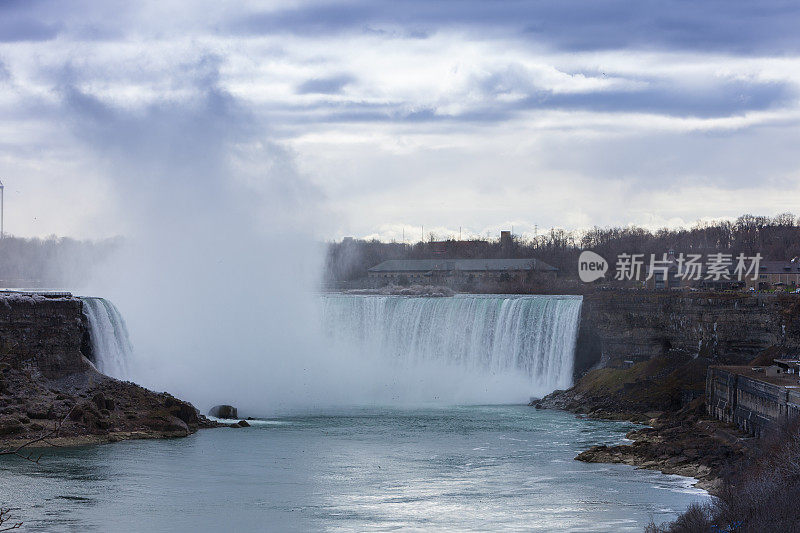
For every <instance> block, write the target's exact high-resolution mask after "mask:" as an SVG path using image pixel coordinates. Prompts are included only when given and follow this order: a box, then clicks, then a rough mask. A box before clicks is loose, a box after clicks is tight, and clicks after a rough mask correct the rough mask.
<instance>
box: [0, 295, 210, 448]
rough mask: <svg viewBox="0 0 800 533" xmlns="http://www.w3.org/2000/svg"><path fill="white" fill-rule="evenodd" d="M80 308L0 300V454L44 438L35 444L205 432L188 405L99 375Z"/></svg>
mask: <svg viewBox="0 0 800 533" xmlns="http://www.w3.org/2000/svg"><path fill="white" fill-rule="evenodd" d="M82 306H83V302H82V301H81V300H80V299H78V298H74V297H72V296H67V295H62V296H46V295H40V294H21V293H0V448H4V447H5V448H9V447H13V446H16V445H18V444H20V443H23V442H26V441H29V440H32V439H35V438H37V436H41V435H45V434H47V435H49V436H48V438H47V440H46V441H42V442H39V443H38V444H47V443H57V442H61V443H67V444H77V443H84V442H87V443H88V442H103V441H111V440H119V439H122V438H144V437H173V436H183V435H188V434H189V433H191V432H194V431H196V430H197V428H198V427H200V426H203V425H206V424H208V422H207V421H206V420H205V418H203V417H202V416H199V415H198V413H197V411H196V409H195V408H194V407H193V406H192V405H191V404H189V403H186V402H183V401H181V400H178V399H176V398H173V397H172V396H170V395H169V394H166V393H155V392H152V391H149V390H147V389H144V388H142V387H139V386H138V385H135V384H133V383H129V382H121V381H118V380H115V379H112V378H109V377H107V376H104V375H103V374H101V373H99V372H98V371H97V370H96V368H95V367H94V365H93V364H92V362H91V360H90V357H91V356H92V354H91V352H90V349H89V346H90V342H89V328H88V324H87V322H86V318H85V317H84V314H83V308H82ZM56 427H58V428H59V431H58V434H57V435H55V434H52V435H50V433H51V432H52V431H53V429H54V428H56Z"/></svg>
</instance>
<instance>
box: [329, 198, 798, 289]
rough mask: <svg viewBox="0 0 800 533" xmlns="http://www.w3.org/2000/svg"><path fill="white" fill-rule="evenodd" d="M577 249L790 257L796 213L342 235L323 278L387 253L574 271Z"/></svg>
mask: <svg viewBox="0 0 800 533" xmlns="http://www.w3.org/2000/svg"><path fill="white" fill-rule="evenodd" d="M582 250H593V251H595V252H597V253H599V254H600V255H602V256H603V257H605V258H606V259H607V260H609V261H611V262H612V264H613V262H614V260H613V258H615V257H617V256H618V255H619V254H621V253H628V254H633V253H643V254H647V255H649V254H657V255H659V256H660V255H661V254H664V253H667V252H668V251H669V250H675V252H676V253H685V254H688V253H695V254H708V253H715V252H724V253H732V254H734V255H737V254H739V253H744V254H746V255H748V256H750V255H754V254H755V253H760V254H761V256H762V257H763V258H764V259H771V260H782V259H791V258H793V257H797V256H800V218H798V217H797V216H795V215H794V214H792V213H782V214H780V215H777V216H774V217H769V216H757V215H751V214H746V215H742V216H740V217H738V218H737V219H736V220H733V221H731V220H716V221H710V222H697V223H695V224H694V225H693V226H691V227H686V228H678V229H669V228H662V229H658V230H656V231H651V230H648V229H646V228H642V227H638V226H625V227H611V228H600V227H593V228H591V229H589V230H585V231H567V230H564V229H558V228H552V229H550V230H549V231H548V232H546V233H545V234H543V235H538V236H537V237H535V238H530V239H520V238H517V237H512V239H511V242H510V243H508V242H507V243H501V242H500V240H499V239H497V240H470V241H457V240H446V241H434V240H430V241H428V242H417V243H416V244H402V243H385V242H380V241H377V240H370V241H365V240H356V239H345V240H343V241H341V242H333V243H329V245H328V248H327V258H326V272H325V279H326V281H329V282H330V281H349V280H354V279H358V278H361V277H364V276H366V274H367V269H369V268H370V267H372V266H374V265H376V264H378V263H380V262H381V261H386V260H388V259H434V258H442V259H461V258H463V259H470V258H528V257H535V258H536V259H540V260H542V261H544V262H546V263H549V264H550V265H552V266H554V267H556V268H558V269H559V270H560V272H561V275H562V276H574V275H576V274H577V265H578V256H579V255H580V253H581V251H582Z"/></svg>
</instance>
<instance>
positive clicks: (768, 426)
mask: <svg viewBox="0 0 800 533" xmlns="http://www.w3.org/2000/svg"><path fill="white" fill-rule="evenodd" d="M746 372H747V369H743V370H741V371H737V370H736V369H732V368H730V367H728V368H726V367H713V366H712V367H709V369H708V377H707V379H706V399H707V401H706V410H707V411H708V414H709V415H711V416H713V417H715V418H717V419H718V420H722V421H725V422H730V423H733V424H736V425H737V426H738V427H739V428H740V429H742V430H743V431H746V432H747V433H750V434H753V435H756V436H762V435H764V434H766V433H768V432H770V431H773V430H776V429H779V428H781V427H783V426H785V425H786V423H787V422H788V421H789V420H792V419H794V418H795V417H796V416H797V415H798V414H800V389H796V388H794V389H793V388H787V387H785V386H782V385H778V384H774V383H768V382H766V381H762V380H761V379H758V378H756V377H753V376H751V375H745V373H746Z"/></svg>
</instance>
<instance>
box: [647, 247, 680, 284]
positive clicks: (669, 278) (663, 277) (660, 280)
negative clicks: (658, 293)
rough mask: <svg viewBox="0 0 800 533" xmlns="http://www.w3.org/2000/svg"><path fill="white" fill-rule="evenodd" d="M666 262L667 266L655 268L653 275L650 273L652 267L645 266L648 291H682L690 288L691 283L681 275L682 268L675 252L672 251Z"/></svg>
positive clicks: (668, 254)
mask: <svg viewBox="0 0 800 533" xmlns="http://www.w3.org/2000/svg"><path fill="white" fill-rule="evenodd" d="M659 259H660V258H659ZM664 260H665V261H666V264H665V265H663V266H662V267H658V268H654V269H653V272H652V275H651V272H650V265H645V272H646V276H645V286H646V287H647V288H648V289H681V288H683V287H686V286H689V285H690V283H691V282H690V281H689V280H684V279H683V277H682V276H681V275H680V268H679V265H678V259H677V258H676V257H675V250H670V251H669V252H668V253H667V255H666V257H665V258H664ZM665 269H666V270H665Z"/></svg>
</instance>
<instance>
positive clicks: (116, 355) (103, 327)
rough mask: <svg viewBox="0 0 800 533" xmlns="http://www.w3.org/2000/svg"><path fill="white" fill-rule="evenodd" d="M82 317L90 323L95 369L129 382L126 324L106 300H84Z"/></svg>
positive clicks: (85, 298)
mask: <svg viewBox="0 0 800 533" xmlns="http://www.w3.org/2000/svg"><path fill="white" fill-rule="evenodd" d="M81 300H82V301H83V313H84V314H85V315H86V318H87V320H88V321H89V334H90V337H91V345H92V354H93V356H94V364H95V366H96V367H97V369H98V370H99V371H100V372H102V373H103V374H105V375H107V376H111V377H113V378H117V379H127V378H128V364H129V361H130V356H131V352H132V351H133V350H132V347H131V341H130V338H129V337H128V329H127V328H126V327H125V320H123V318H122V315H121V314H120V313H119V311H118V310H117V308H116V307H115V306H114V304H112V303H111V302H109V301H108V300H106V299H105V298H93V297H83V298H81Z"/></svg>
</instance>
